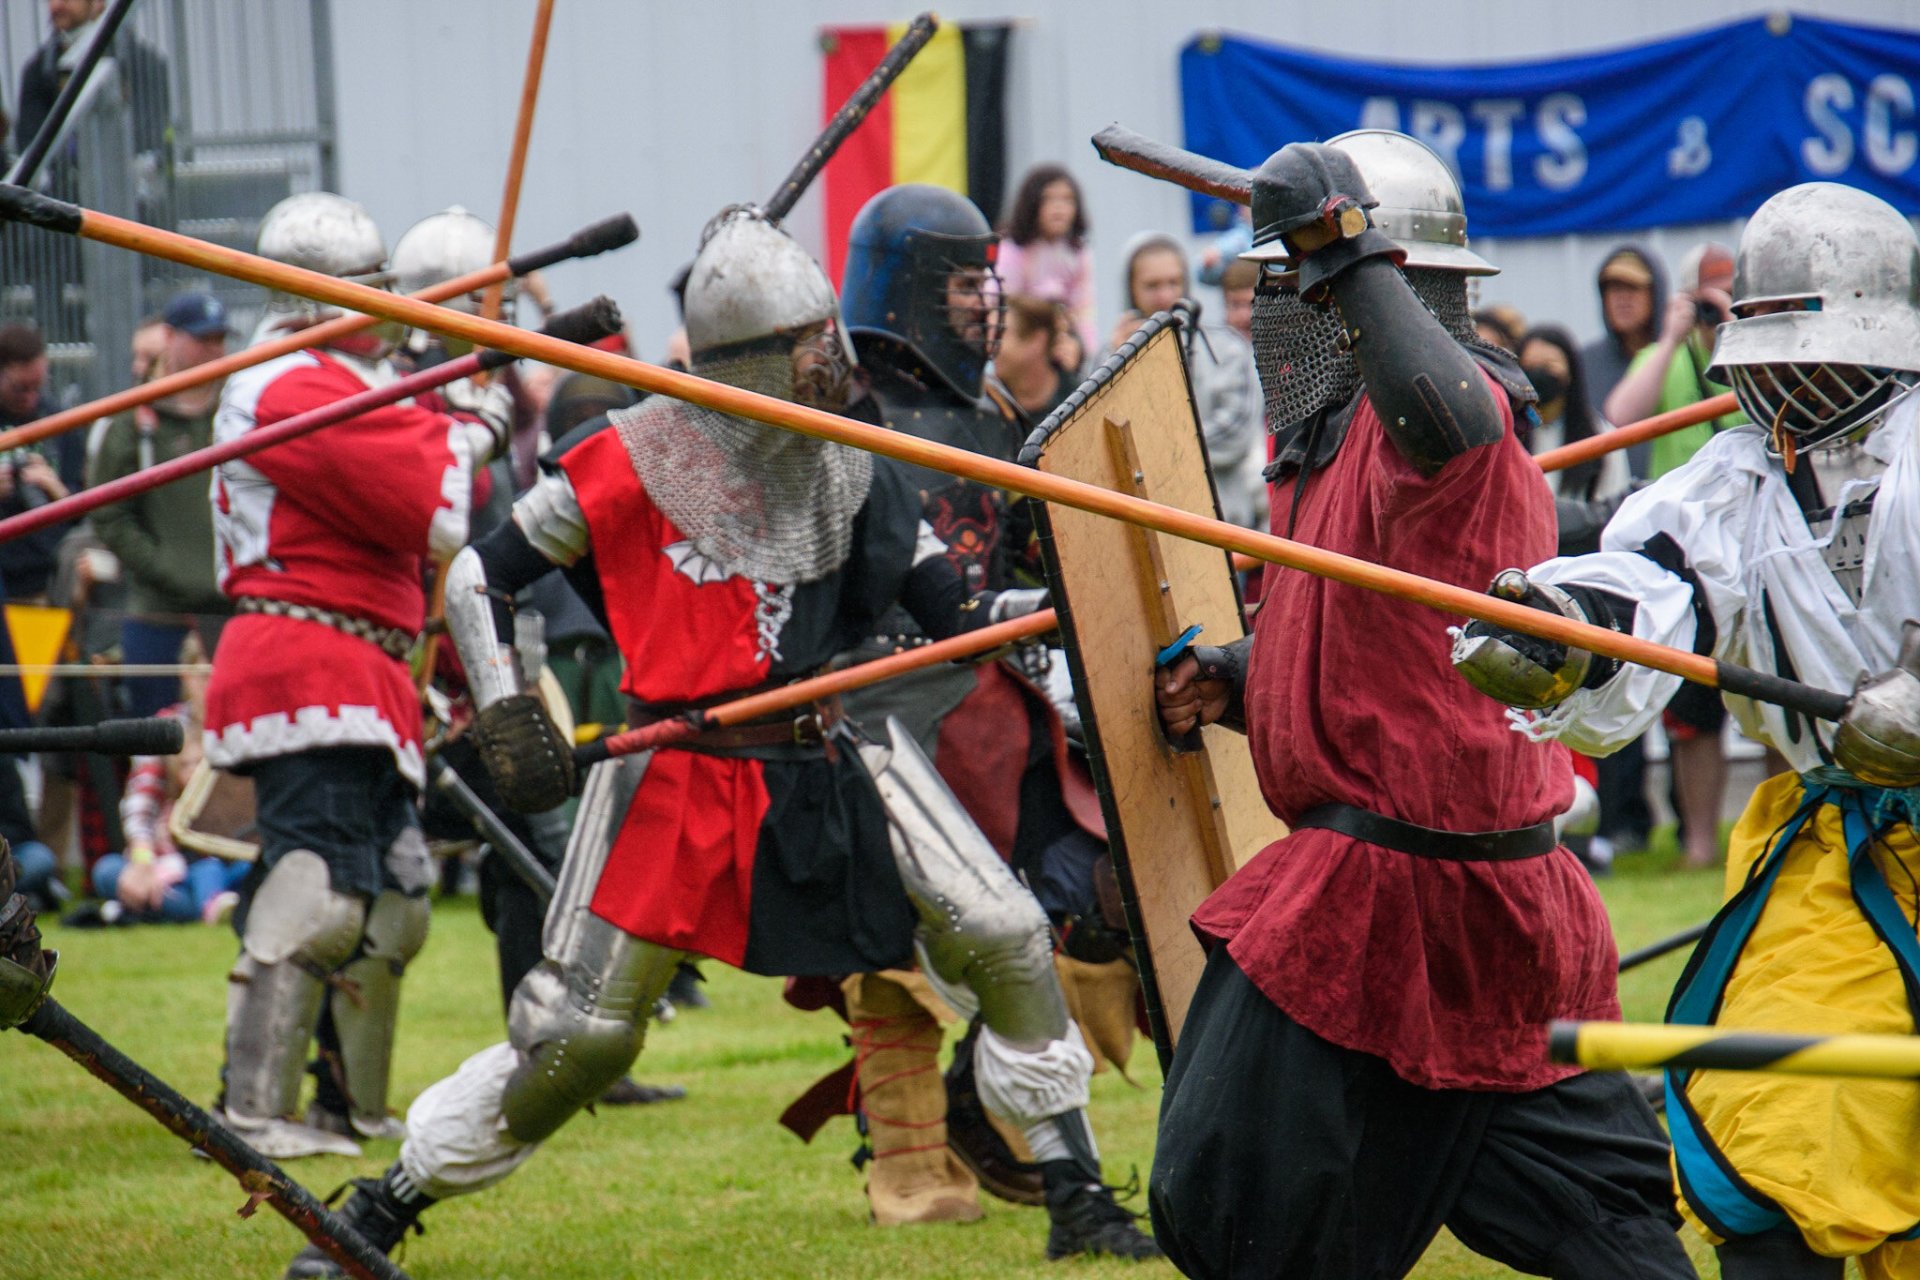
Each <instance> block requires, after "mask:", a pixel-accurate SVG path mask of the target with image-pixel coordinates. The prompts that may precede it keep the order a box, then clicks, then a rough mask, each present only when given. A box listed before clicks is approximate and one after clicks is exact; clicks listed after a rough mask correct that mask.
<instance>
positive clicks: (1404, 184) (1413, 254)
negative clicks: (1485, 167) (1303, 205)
mask: <svg viewBox="0 0 1920 1280" xmlns="http://www.w3.org/2000/svg"><path fill="white" fill-rule="evenodd" d="M1327 145H1328V146H1330V147H1336V148H1338V149H1339V150H1341V151H1344V152H1346V153H1347V155H1348V156H1349V157H1351V158H1352V160H1353V163H1354V165H1355V167H1357V168H1358V169H1359V170H1360V176H1361V177H1363V178H1365V179H1366V180H1367V186H1368V187H1370V188H1371V189H1372V190H1373V195H1374V199H1376V200H1377V201H1379V203H1378V204H1377V205H1375V206H1373V207H1371V208H1369V209H1368V211H1367V212H1368V213H1369V214H1370V215H1371V216H1372V218H1373V225H1374V226H1375V227H1376V228H1378V229H1379V230H1380V231H1381V232H1383V233H1384V234H1385V235H1386V236H1387V237H1388V238H1389V239H1391V240H1392V241H1393V242H1394V243H1395V244H1397V245H1399V246H1400V247H1401V248H1402V249H1404V250H1406V253H1407V260H1406V264H1405V265H1406V266H1407V267H1408V268H1409V269H1412V268H1417V267H1430V268H1432V269H1434V270H1437V271H1452V272H1457V273H1458V274H1460V275H1463V276H1491V275H1498V274H1499V273H1500V268H1498V267H1496V266H1494V265H1493V264H1492V263H1491V262H1488V261H1487V260H1486V259H1485V258H1483V257H1481V256H1480V255H1479V254H1477V253H1475V252H1473V250H1471V249H1469V248H1467V210H1466V202H1465V200H1463V199H1462V198H1461V195H1460V183H1459V181H1458V180H1457V179H1456V178H1455V177H1454V176H1453V170H1451V169H1449V168H1448V167H1447V162H1446V161H1445V160H1442V159H1441V158H1440V156H1439V153H1437V152H1436V151H1434V149H1433V148H1432V147H1429V146H1428V145H1427V144H1426V143H1424V142H1422V141H1420V140H1419V139H1418V138H1415V137H1412V136H1410V135H1408V134H1404V133H1396V132H1394V131H1393V130H1391V129H1355V130H1353V131H1352V132H1351V133H1343V134H1341V135H1340V136H1339V137H1337V138H1332V139H1329V140H1328V142H1327ZM1262 172H1264V166H1263V167H1262ZM1263 188H1264V194H1265V195H1266V197H1267V199H1272V198H1273V197H1274V195H1276V194H1278V192H1277V190H1276V188H1275V187H1274V186H1273V185H1272V184H1271V183H1263V182H1262V181H1261V173H1260V172H1256V173H1255V174H1254V179H1253V225H1254V227H1255V228H1256V234H1255V239H1254V246H1253V248H1252V249H1249V250H1248V251H1247V252H1246V253H1244V254H1242V255H1241V256H1242V257H1244V258H1248V259H1251V260H1253V261H1255V262H1262V263H1272V264H1273V265H1275V266H1277V267H1283V268H1284V267H1290V266H1292V265H1293V256H1292V252H1291V251H1290V250H1289V249H1288V248H1287V246H1286V244H1285V243H1284V242H1283V241H1282V240H1281V239H1280V234H1279V232H1278V231H1275V232H1273V233H1271V234H1268V235H1261V234H1259V232H1258V228H1261V227H1263V226H1266V225H1268V224H1269V223H1271V222H1272V221H1273V219H1272V218H1271V217H1267V218H1262V217H1261V205H1262V204H1263V203H1264V201H1263V200H1262V195H1263Z"/></svg>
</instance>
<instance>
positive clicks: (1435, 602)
mask: <svg viewBox="0 0 1920 1280" xmlns="http://www.w3.org/2000/svg"><path fill="white" fill-rule="evenodd" d="M0 218H4V219H10V220H13V221H18V222H27V223H31V224H32V225H34V226H39V227H44V228H46V229H48V230H50V231H60V232H65V233H66V234H69V235H77V236H82V237H84V238H86V239H89V240H95V241H98V242H100V243H102V244H111V245H116V246H118V247H120V248H123V249H131V250H133V251H134V252H136V253H145V254H150V255H152V256H153V257H157V258H164V259H166V260H167V261H170V262H178V263H181V264H182V265H185V266H190V267H195V268H198V269H200V270H203V271H211V272H213V273H214V274H216V275H225V276H231V277H233V278H234V279H238V280H247V281H250V282H252V283H254V284H259V285H264V286H266V287H268V288H271V289H281V290H284V291H285V292H288V293H293V294H299V295H301V296H304V297H307V298H311V299H314V300H316V301H319V302H328V303H332V304H333V305H335V306H339V307H349V308H352V309H354V310H357V311H365V312H368V313H370V314H373V315H377V316H381V317H384V318H385V319H388V320H394V321H398V322H399V323H401V324H406V325H411V326H414V327H416V328H421V329H426V330H429V331H431V332H435V333H441V334H447V335H451V336H453V337H457V338H464V339H466V340H467V341H468V342H471V343H473V344H474V345H475V346H480V347H491V348H494V349H496V350H499V351H506V352H510V353H512V354H514V355H517V356H520V357H522V358H523V359H528V360H540V361H544V362H545V363H547V364H552V365H558V366H559V367H561V368H563V369H571V370H574V371H575V372H578V373H586V374H591V375H593V376H595V377H600V378H606V379H608V380H609V381H612V382H619V383H622V384H624V385H626V386H630V387H633V388H635V389H637V390H640V391H646V392H650V393H653V394H656V395H664V396H670V397H672V398H674V399H676V400H685V401H686V402H688V403H689V404H697V405H700V406H702V407H704V408H707V409H711V410H713V411H714V412H716V413H727V414H735V415H737V416H739V417H743V418H750V419H752V420H753V421H755V422H763V423H766V424H767V425H769V426H774V427H780V428H783V429H785V430H789V431H795V432H798V433H800V434H801V435H806V436H812V437H814V438H815V439H819V440H828V441H832V442H833V443H835V444H843V445H847V446H849V447H851V448H855V449H864V450H866V451H868V452H870V453H878V454H883V455H885V456H886V457H890V458H894V459H897V460H898V461H901V462H906V463H911V464H914V465H917V466H922V467H926V468H928V469H929V470H933V471H940V472H944V473H946V474H948V475H953V476H960V477H964V478H966V479H970V480H974V481H977V482H978V483H980V484H983V485H989V486H991V487H994V488H999V489H1005V490H1007V491H1008V492H1010V493H1017V494H1022V495H1025V496H1026V497H1029V498H1037V499H1039V500H1041V501H1043V502H1053V503H1058V504H1060V505H1061V506H1067V507H1073V508H1076V509H1078V510H1081V511H1087V512H1091V513H1092V514H1094V515H1100V516H1107V517H1110V518H1112V519H1115V520H1123V521H1125V522H1127V523H1129V524H1135V525H1139V526H1141V527H1143V528H1148V529H1153V530H1157V531H1158V532H1161V533H1167V534H1172V535H1173V536H1175V537H1179V538H1187V539H1190V540H1191V541H1194V542H1200V543H1204V544H1205V545H1207V546H1212V547H1219V548H1221V549H1222V550H1226V551H1240V552H1245V553H1246V554H1248V555H1251V556H1254V557H1256V558H1258V559H1261V560H1265V561H1267V562H1269V563H1271V564H1278V565H1284V566H1286V567H1287V568H1289V569H1299V570H1301V571H1302V572H1305V573H1311V574H1314V575H1316V576H1318V577H1323V578H1331V579H1333V580H1334V581H1336V582H1344V583H1347V584H1348V585H1350V586H1356V587H1361V588H1364V589H1365V590H1368V591H1377V592H1380V593H1382V594H1385V595H1390V596H1395V597H1397V598H1399V599H1402V600H1410V601H1413V602H1415V603H1418V604H1424V605H1428V606H1431V607H1432V608H1435V609H1438V610H1441V611H1443V612H1446V613H1451V614H1456V615H1461V616H1464V617H1468V618H1475V619H1478V620H1480V621H1483V622H1488V623H1492V624H1494V625H1495V626H1500V627H1505V628H1508V629H1510V630H1513V631H1518V632H1522V633H1525V634H1527V635H1533V636H1538V637H1540V638H1542V639H1545V640H1553V641H1556V642H1558V643H1560V644H1566V645H1572V646H1575V647H1578V648H1581V649H1585V650H1587V651H1589V652H1591V653H1597V654H1602V655H1604V656H1607V657H1611V658H1619V659H1621V660H1622V661H1625V662H1633V663H1638V664H1640V665H1642V666H1646V667H1651V668H1653V669H1654V670H1656V671H1666V672H1670V673H1671V674H1673V675H1677V676H1680V677H1682V678H1683V679H1687V680H1691V681H1693V682H1695V683H1696V684H1703V685H1706V686H1707V687H1709V688H1718V689H1724V690H1726V691H1727V692H1730V693H1737V694H1741V695H1743V696H1745V697H1749V698H1755V699H1758V700H1760V701H1764V702H1771V703H1774V704H1777V705H1779V706H1782V707H1787V708H1789V709H1792V710H1795V711H1799V712H1801V713H1802V714H1803V715H1807V716H1810V717H1812V718H1815V719H1821V720H1835V719H1838V718H1839V717H1840V716H1841V715H1842V714H1843V713H1844V712H1845V710H1846V706H1847V698H1846V695H1844V694H1839V693H1834V692H1831V691H1829V690H1825V689H1817V688H1814V687H1813V686H1811V685H1806V684H1801V683H1799V682H1797V681H1792V680H1785V679H1782V678H1780V677H1779V676H1773V675H1768V674H1766V673H1764V672H1760V671H1754V670H1752V669H1750V668H1747V667H1741V666H1737V665H1735V664H1732V663H1727V662H1721V661H1717V660H1716V659H1714V658H1711V657H1708V656H1706V655H1704V654H1696V653H1688V652H1686V651H1684V650H1680V649H1675V648H1672V647H1671V646H1668V645H1662V644H1654V643H1652V642H1650V641H1646V640H1641V639H1638V638H1636V637H1633V636H1627V635H1622V634H1620V633H1619V632H1616V631H1612V630H1609V629H1608V628H1606V627H1596V626H1593V625H1592V624H1590V623H1585V622H1577V621H1575V620H1574V619H1572V618H1568V617H1565V616H1563V615H1561V614H1557V613H1548V612H1546V611H1544V610H1541V609H1531V608H1528V607H1527V606H1526V605H1523V604H1516V603H1514V602H1513V601H1510V600H1502V599H1499V598H1497V597H1495V596H1490V595H1486V594H1484V593H1482V592H1479V591H1473V590H1469V589H1468V588H1466V587H1457V586H1454V585H1453V584H1452V583H1448V582H1440V581H1436V580H1435V579H1432V578H1423V577H1421V576H1420V575H1419V574H1414V573H1407V572H1406V571H1404V570H1400V569H1392V568H1388V567H1387V566H1385V565H1379V564H1374V563H1372V562H1370V561H1366V560H1360V559H1356V558H1355V557H1353V556H1344V555H1340V554H1339V553H1337V552H1332V551H1325V550H1322V549H1320V548H1318V547H1309V546H1305V545H1303V544H1301V543H1298V542H1293V541H1291V540H1289V539H1286V538H1281V537H1276V536H1274V535H1273V534H1269V533H1256V532H1254V531H1252V530H1249V529H1241V528H1239V527H1237V526H1235V525H1230V524H1228V523H1226V522H1225V521H1223V520H1214V519H1210V518H1208V517H1206V516H1199V515H1195V514H1193V513H1192V512H1190V511H1181V510H1179V509H1177V508H1174V507H1169V506H1165V505H1163V504H1161V503H1157V502H1149V501H1147V500H1146V499H1144V498H1136V497H1134V496H1132V495H1131V494H1124V493H1116V492H1114V491H1113V490H1111V489H1103V488H1101V487H1100V486H1098V485H1091V484H1085V483H1082V482H1080V481H1077V480H1069V479H1067V478H1066V477H1064V476H1054V475H1048V474H1047V473H1045V472H1042V471H1035V470H1031V469H1029V468H1027V467H1022V466H1019V465H1017V464H1015V463H1011V462H1002V461H1000V460H999V459H997V458H989V457H985V456H983V455H980V454H976V453H969V452H968V451H966V450H965V449H956V448H954V447H953V446H951V445H944V444H938V443H935V442H934V441H931V440H922V439H919V438H917V437H915V436H910V435H906V434H903V433H901V432H898V431H890V430H888V429H887V428H885V427H875V426H870V425H868V424H866V423H863V422H855V421H854V420H852V419H851V418H843V417H841V416H839V415H838V414H833V413H827V412H825V411H823V410H820V409H814V408H809V407H807V406H805V405H800V404H794V403H792V402H791V401H787V400H781V399H779V398H777V397H774V396H766V395H760V394H759V393H757V392H753V391H747V390H745V389H743V388H740V387H735V386H729V385H728V384H726V383H723V382H712V381H709V380H708V379H706V378H701V377H698V376H696V375H694V374H690V373H678V372H675V371H674V370H671V369H663V368H660V367H659V366H657V365H651V364H647V363H645V362H643V361H640V360H634V359H631V358H629V357H626V356H618V355H614V354H612V353H611V352H606V351H598V350H595V349H594V348H591V347H582V346H579V345H577V344H574V343H568V342H562V341H560V340H558V339H555V338H550V337H546V336H545V335H542V334H538V333H531V332H529V331H527V330H524V329H516V328H513V327H512V326H511V325H503V324H497V323H494V322H491V321H488V320H484V319H482V318H481V317H479V316H468V315H462V314H460V313H459V312H457V311H451V310H448V309H447V308H444V307H435V306H431V305H429V304H427V303H422V302H416V301H414V300H413V299H411V298H402V297H396V296H395V295H393V294H390V293H383V292H381V291H380V290H378V289H371V288H368V287H367V286H365V285H361V284H355V283H354V282H352V281H350V280H341V279H336V278H335V277H333V276H325V275H321V274H319V273H317V272H313V271H304V270H302V269H300V268H298V267H290V266H287V265H286V264H285V263H280V262H273V261H271V260H269V259H266V258H261V257H259V256H257V255H255V254H251V253H242V252H241V251H239V250H237V249H228V248H225V247H223V246H221V245H217V244H210V243H208V242H207V241H204V240H196V239H194V238H193V237H192V236H183V235H180V234H179V233H177V232H173V231H163V230H160V229H159V228H157V227H148V226H143V225H141V224H140V223H137V222H132V221H129V220H128V219H125V218H116V217H114V216H112V215H110V214H104V213H96V212H93V211H91V210H83V209H81V208H79V207H78V206H76V205H71V204H67V203H66V202H65V201H60V200H54V199H51V198H49V197H46V196H41V195H37V194H35V193H34V192H31V191H26V190H23V189H21V188H19V187H9V186H4V185H0Z"/></svg>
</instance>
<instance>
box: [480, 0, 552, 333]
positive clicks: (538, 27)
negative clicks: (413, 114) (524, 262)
mask: <svg viewBox="0 0 1920 1280" xmlns="http://www.w3.org/2000/svg"><path fill="white" fill-rule="evenodd" d="M552 25H553V0H540V8H539V10H538V11H537V12H536V13H535V14H534V16H533V39H532V40H530V41H528V43H527V74H526V76H525V78H524V79H523V80H522V82H521V85H520V111H519V114H518V115H517V116H516V117H515V118H514V123H513V147H512V150H510V151H509V152H508V154H507V186H506V191H505V192H504V193H503V194H502V195H501V197H500V220H499V222H497V223H496V224H494V228H493V258H494V261H496V262H498V261H500V260H501V259H502V258H505V257H506V256H507V251H508V250H509V249H511V248H512V247H513V223H514V220H515V218H517V217H518V216H519V213H520V180H521V178H523V177H524V176H525V175H526V172H527V142H528V140H529V139H530V138H532V137H533V108H534V105H535V104H536V103H538V102H539V101H540V72H541V70H542V69H543V68H544V67H545V66H546V62H547V29H548V28H549V27H551V26H552ZM502 283H503V282H499V281H496V282H495V283H493V284H490V285H488V286H487V292H486V294H485V295H484V296H482V298H481V299H480V314H481V315H483V316H485V317H486V318H487V319H489V320H498V319H499V318H500V303H501V300H502V299H503V298H504V297H505V290H504V289H503V288H502V287H501V286H502Z"/></svg>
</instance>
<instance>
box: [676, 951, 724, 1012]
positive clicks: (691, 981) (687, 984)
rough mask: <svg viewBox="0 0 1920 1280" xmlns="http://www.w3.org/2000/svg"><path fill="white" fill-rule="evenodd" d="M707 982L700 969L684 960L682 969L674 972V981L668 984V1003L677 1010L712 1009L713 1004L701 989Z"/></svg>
mask: <svg viewBox="0 0 1920 1280" xmlns="http://www.w3.org/2000/svg"><path fill="white" fill-rule="evenodd" d="M705 981H706V979H705V978H704V977H702V976H701V974H700V971H699V970H698V969H696V968H694V967H693V966H692V965H691V964H689V963H688V962H687V961H685V960H682V961H681V962H680V967H679V968H677V969H675V970H674V971H673V981H671V982H669V983H668V984H667V1003H669V1004H671V1005H672V1006H673V1007H674V1008H676V1009H710V1008H712V1007H713V1002H712V1001H711V1000H709V999H707V993H706V992H704V991H702V990H701V989H700V984H701V983H703V982H705Z"/></svg>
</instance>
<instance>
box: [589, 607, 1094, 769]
mask: <svg viewBox="0 0 1920 1280" xmlns="http://www.w3.org/2000/svg"><path fill="white" fill-rule="evenodd" d="M1057 625H1058V619H1057V618H1056V617H1055V616H1054V611H1053V610H1051V609H1040V610H1036V611H1035V612H1033V613H1030V614H1028V615H1027V616H1026V617H1024V618H1011V619H1008V620H1007V621H1006V622H996V623H994V624H993V625H992V626H987V627H981V628H980V629H978V630H977V631H967V632H963V633H962V634H960V635H957V636H949V637H948V638H947V639H945V640H935V641H934V642H933V643H931V644H923V645H919V646H916V647H915V648H912V649H908V650H905V651H904V652H901V653H891V654H888V655H887V656H886V657H884V658H874V659H872V660H871V661H868V662H862V663H858V664H856V665H854V666H851V667H845V668H842V669H841V670H839V671H830V672H828V673H827V674H825V675H819V676H813V677H810V678H808V679H806V680H796V681H794V682H793V683H792V684H785V685H781V686H780V687H779V688H778V689H769V690H767V691H766V692H765V693H755V694H749V695H748V696H746V697H744V698H736V699H734V700H733V701H731V702H723V703H721V704H720V705H718V706H714V707H708V708H706V709H704V710H702V711H698V712H693V713H689V714H688V715H687V716H684V717H675V718H674V719H671V720H661V721H658V722H657V723H654V724H648V725H641V726H640V727H639V728H637V729H629V730H627V731H626V732H625V733H616V734H614V735H613V736H612V737H609V738H602V739H601V740H600V741H598V742H590V743H588V744H587V745H586V746H583V747H579V748H576V749H575V751H574V753H573V759H574V763H575V765H576V766H578V767H581V768H585V767H587V766H589V765H594V764H598V763H599V762H600V761H602V760H606V759H608V758H610V757H613V756H627V755H633V754H635V753H637V752H641V751H652V750H654V749H655V748H657V747H668V746H672V745H673V744H674V743H676V742H684V741H686V740H687V739H688V738H691V737H693V736H694V735H695V734H696V733H699V732H700V731H702V730H703V729H721V728H726V727H727V726H729V725H740V724H746V723H747V722H749V721H752V720H759V719H761V718H762V717H765V716H772V715H778V714H780V713H781V712H783V711H797V710H799V709H800V708H801V707H804V706H807V705H808V704H810V703H814V702H819V701H820V700H822V699H824V698H831V697H834V696H835V695H837V694H842V693H851V692H852V691H853V690H855V689H864V688H866V687H867V686H868V685H872V684H879V683H880V682H881V681H882V680H891V679H893V678H894V677H895V676H903V675H905V674H907V673H908V672H909V671H920V670H923V669H924V668H927V667H934V666H939V665H940V664H941V663H943V662H956V661H959V660H961V659H964V658H975V657H979V656H980V655H981V654H985V653H991V652H993V651H994V650H995V649H1000V648H1004V647H1005V646H1007V645H1010V644H1015V643H1017V642H1019V641H1021V640H1030V639H1032V638H1033V637H1035V636H1042V635H1045V634H1046V633H1047V632H1049V631H1052V630H1053V629H1054V627H1055V626H1057Z"/></svg>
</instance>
